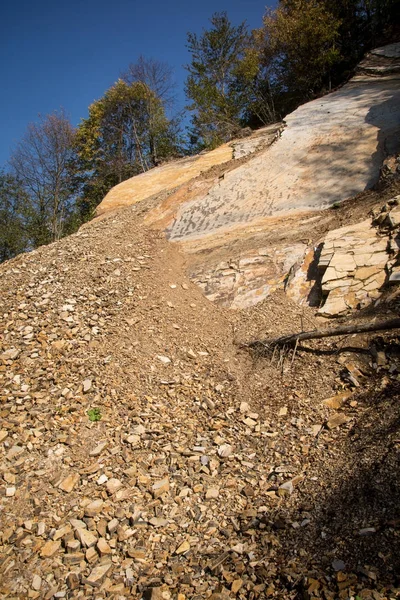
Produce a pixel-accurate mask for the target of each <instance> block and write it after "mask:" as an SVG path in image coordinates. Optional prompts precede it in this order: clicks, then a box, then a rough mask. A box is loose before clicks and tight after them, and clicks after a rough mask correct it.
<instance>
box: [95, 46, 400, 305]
mask: <svg viewBox="0 0 400 600" xmlns="http://www.w3.org/2000/svg"><path fill="white" fill-rule="evenodd" d="M399 49H400V44H391V45H390V46H386V47H383V48H378V49H376V50H374V51H373V52H372V53H371V54H369V55H368V56H367V57H366V58H365V59H364V61H363V62H362V63H361V64H360V68H359V71H358V74H357V75H356V76H355V77H354V78H353V79H352V80H351V81H350V82H349V83H348V84H346V85H344V86H343V87H342V88H340V89H339V90H337V91H335V92H333V93H331V94H328V95H326V96H324V97H323V98H320V99H317V100H314V101H312V102H309V103H307V104H304V105H303V106H300V107H299V108H298V109H297V110H295V111H294V112H293V113H292V114H290V115H288V116H287V117H286V122H285V126H284V128H282V127H281V125H280V124H277V125H274V126H270V127H266V128H264V129H262V130H260V131H257V132H255V133H253V134H252V135H250V136H249V137H247V138H244V139H242V140H235V141H233V142H231V143H229V144H225V145H224V146H222V147H221V148H218V149H216V150H214V151H212V152H209V153H205V154H202V155H199V156H197V157H192V158H188V159H182V160H179V161H176V162H173V163H169V164H167V165H164V166H161V167H158V168H156V169H153V170H152V171H149V172H147V173H144V174H143V175H139V176H138V177H134V178H132V179H130V180H128V181H125V182H123V183H121V184H120V185H118V186H116V187H115V188H113V189H112V190H111V191H110V192H109V193H108V195H107V196H106V197H105V199H104V200H103V202H102V203H101V204H100V206H99V207H98V210H97V212H98V215H103V214H104V213H106V212H108V211H110V210H116V209H117V208H120V207H122V206H127V205H129V204H134V203H137V202H141V201H144V200H145V199H148V198H151V197H153V198H154V197H155V195H158V198H157V201H156V202H153V204H152V206H151V208H150V210H149V211H148V212H147V215H146V219H145V221H146V223H147V224H148V225H151V226H152V227H155V228H157V229H161V230H162V231H165V233H166V235H167V238H168V239H169V240H170V241H173V242H179V243H180V245H181V247H182V248H183V250H184V251H185V252H186V253H187V254H188V269H189V272H190V274H191V276H192V279H193V280H194V281H195V282H196V283H198V284H199V286H200V287H201V288H202V290H203V292H204V293H205V294H206V296H207V297H208V298H209V299H210V300H213V301H217V302H219V303H221V304H223V305H225V306H230V307H232V308H239V307H245V306H249V305H252V304H254V303H256V302H259V301H260V300H262V299H263V298H265V297H266V296H267V295H268V294H270V293H271V291H272V290H274V289H276V287H277V286H281V285H282V283H283V281H285V280H286V278H287V277H288V275H289V271H290V270H291V269H292V271H293V269H294V268H295V267H296V265H297V264H299V263H301V261H302V259H303V256H304V254H305V251H306V247H307V239H306V240H305V243H304V242H303V241H301V243H300V244H299V243H298V239H299V238H300V239H301V238H302V237H303V236H304V237H306V236H307V225H306V224H307V220H308V219H313V218H315V219H318V218H319V217H318V214H319V213H320V211H321V210H324V209H326V208H328V207H331V206H332V205H336V204H337V203H340V202H342V201H343V200H346V199H348V198H351V197H353V196H354V195H356V194H357V193H359V192H362V191H363V190H365V189H368V188H370V187H371V186H372V185H374V184H375V183H376V182H377V180H378V178H379V174H380V171H381V167H382V164H383V162H384V160H385V158H386V155H387V154H388V153H389V154H390V153H395V152H396V151H397V149H398V148H397V147H398V145H399V139H400V136H399V132H400V73H399V66H400V58H399V55H400V51H399ZM313 215H316V216H315V217H313ZM308 222H309V221H308ZM293 226H294V227H295V228H296V230H297V239H295V240H294V243H293V241H292V240H290V242H289V243H288V240H287V237H288V235H287V233H288V230H289V229H291V228H292V227H293ZM303 231H304V234H303ZM277 232H281V233H280V234H278V235H277ZM327 243H328V244H329V240H328V241H327ZM343 252H345V249H343ZM338 257H340V253H339V254H338V253H336V257H335V258H334V259H333V260H334V262H335V260H339V258H338ZM340 260H342V259H340ZM350 262H351V261H350ZM331 266H332V267H333V265H331ZM375 267H376V268H378V265H375ZM331 272H332V271H331V270H328V273H327V277H329V274H330V273H331ZM349 272H350V271H349ZM324 283H327V281H326V282H324ZM356 287H357V286H356ZM353 292H359V290H355V289H354V286H352V288H351V291H350V293H351V294H352V293H353ZM340 293H341V292H340V291H335V292H334V291H333V290H330V303H332V302H333V300H334V297H335V296H338V295H339V294H340ZM343 302H346V306H347V302H348V300H346V301H343ZM343 302H342V308H343V310H344V306H345V305H344V303H343ZM327 310H329V304H328V308H327Z"/></svg>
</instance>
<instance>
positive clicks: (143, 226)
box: [0, 45, 400, 600]
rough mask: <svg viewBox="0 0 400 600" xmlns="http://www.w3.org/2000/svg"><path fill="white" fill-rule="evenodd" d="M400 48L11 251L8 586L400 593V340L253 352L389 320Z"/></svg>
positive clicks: (28, 593)
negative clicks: (279, 120)
mask: <svg viewBox="0 0 400 600" xmlns="http://www.w3.org/2000/svg"><path fill="white" fill-rule="evenodd" d="M398 59H399V46H398V45H394V46H391V47H387V48H386V49H378V50H377V51H375V52H374V53H372V54H371V55H370V56H369V57H366V59H365V61H364V63H362V64H361V66H360V71H359V73H358V74H357V75H356V77H355V78H354V79H353V80H352V81H350V82H349V83H348V84H347V85H346V86H344V87H343V88H341V89H340V90H337V91H335V92H333V93H332V94H330V95H328V96H326V97H324V98H322V99H319V100H315V101H313V102H311V103H308V104H306V105H304V106H302V107H300V108H299V109H298V110H297V111H295V112H294V113H293V114H292V115H289V116H288V118H287V119H286V123H285V124H277V125H276V126H273V127H269V128H266V129H264V130H260V131H259V132H256V133H253V134H252V135H251V136H250V137H247V138H244V139H241V140H235V141H233V142H231V143H229V144H227V145H225V146H223V147H222V148H219V149H217V150H215V151H213V152H212V153H209V154H203V155H200V156H198V157H193V158H190V159H182V160H181V161H177V162H175V163H169V164H166V165H163V166H161V167H158V168H156V169H154V170H152V171H150V172H148V173H145V174H144V175H140V176H139V177H136V178H134V179H132V180H128V181H126V182H123V183H122V184H120V186H117V187H116V188H114V189H113V190H111V192H110V193H109V194H108V196H107V197H106V198H105V199H104V201H103V203H102V204H101V205H100V206H99V208H98V217H97V218H96V219H94V220H93V221H92V222H91V223H89V224H87V225H86V226H85V227H83V228H81V230H80V231H79V232H78V233H77V234H75V235H72V236H70V237H68V238H65V239H63V240H61V241H59V242H57V243H55V244H51V245H49V246H46V247H41V248H39V249H38V250H36V251H34V252H31V253H29V254H24V255H20V256H19V257H17V258H15V259H13V260H11V261H9V262H7V263H4V264H3V265H0V289H1V300H0V302H1V310H0V323H1V335H2V337H1V342H0V344H1V345H0V379H1V382H2V391H1V393H0V400H1V406H0V416H1V425H0V443H1V459H0V461H1V462H0V466H1V469H0V472H1V480H0V481H1V485H0V582H1V583H0V594H1V596H2V597H4V598H48V599H50V598H84V597H90V598H115V599H119V600H122V599H123V598H152V599H153V600H158V599H165V600H168V599H174V600H185V599H187V600H189V599H199V600H200V599H203V598H210V599H212V600H218V599H221V600H222V599H224V598H234V597H237V598H242V599H245V598H249V599H253V598H254V599H255V598H260V599H263V598H280V599H290V598H291V599H296V600H297V599H300V598H302V599H303V598H309V599H311V598H325V599H332V600H333V599H336V598H355V597H358V598H363V599H373V600H378V599H381V600H384V599H385V598H386V599H389V598H390V599H394V598H397V597H399V587H398V586H399V572H400V558H399V557H400V537H399V533H400V530H399V525H400V521H399V513H398V510H399V509H398V507H399V502H400V490H399V487H398V485H397V481H398V477H399V449H400V445H399V440H400V431H399V416H398V402H399V392H400V389H399V379H398V378H399V374H400V352H399V345H398V337H397V336H396V335H395V334H390V332H388V333H386V334H385V335H379V336H378V335H376V334H375V335H372V334H363V335H355V336H351V337H346V338H338V337H336V338H331V339H328V340H326V341H314V342H308V343H304V344H301V345H300V346H299V347H298V348H297V350H296V353H294V352H293V350H292V349H287V350H286V351H276V352H274V353H269V354H267V353H261V352H259V353H251V352H249V350H248V348H246V347H244V344H245V343H246V342H248V341H250V340H253V339H264V338H265V337H269V336H277V335H279V334H283V333H287V332H292V331H294V330H302V329H313V328H314V327H327V326H333V325H334V324H336V323H337V322H344V319H345V318H346V322H351V323H360V322H369V321H371V320H373V319H381V318H382V319H383V318H386V317H391V316H394V315H396V314H397V312H398V298H397V287H396V285H395V284H394V285H392V286H390V285H389V280H390V278H391V279H392V280H396V273H397V272H398V267H397V260H398V247H399V244H397V240H398V231H399V224H400V217H399V215H398V212H399V208H398V206H399V196H400V181H399V178H398V176H397V170H398V162H396V160H397V159H396V158H394V157H392V158H390V156H391V155H394V154H396V153H397V152H398V145H397V144H396V141H398V139H400V138H399V129H400V103H399V96H400V79H399V75H398ZM328 115H330V116H328ZM345 116H346V118H344V117H345ZM335 140H336V141H335ZM384 159H385V165H384V169H382V165H383V162H384ZM382 172H383V173H384V174H385V179H382V178H381V180H380V183H379V185H378V186H375V187H374V185H373V184H376V183H377V182H378V180H379V178H380V173H382ZM372 188H373V189H372ZM338 202H340V205H338V206H337V205H336V203H338ZM332 207H333V208H332ZM172 242H173V243H172ZM318 265H319V266H318ZM362 269H364V271H363V270H362ZM368 269H369V270H368ZM321 299H325V300H326V301H325V304H322V302H321ZM210 300H212V301H210ZM229 308H235V309H236V310H229ZM356 308H357V309H358V310H355V309H356ZM327 317H336V321H334V323H333V324H332V322H331V320H329V319H327Z"/></svg>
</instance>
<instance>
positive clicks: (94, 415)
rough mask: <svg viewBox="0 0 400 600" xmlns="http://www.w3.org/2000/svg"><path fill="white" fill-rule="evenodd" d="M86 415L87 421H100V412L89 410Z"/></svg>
mask: <svg viewBox="0 0 400 600" xmlns="http://www.w3.org/2000/svg"><path fill="white" fill-rule="evenodd" d="M87 415H88V417H89V421H100V420H101V410H100V409H99V408H98V407H96V408H89V410H88V411H87Z"/></svg>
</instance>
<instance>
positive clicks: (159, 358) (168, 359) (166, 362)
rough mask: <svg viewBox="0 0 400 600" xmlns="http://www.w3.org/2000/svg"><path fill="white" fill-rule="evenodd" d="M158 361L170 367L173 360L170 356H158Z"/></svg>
mask: <svg viewBox="0 0 400 600" xmlns="http://www.w3.org/2000/svg"><path fill="white" fill-rule="evenodd" d="M157 358H158V360H159V361H160V362H162V363H163V364H164V365H169V363H170V362H171V359H170V358H168V356H162V355H158V356H157Z"/></svg>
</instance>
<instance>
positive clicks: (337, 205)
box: [331, 202, 340, 210]
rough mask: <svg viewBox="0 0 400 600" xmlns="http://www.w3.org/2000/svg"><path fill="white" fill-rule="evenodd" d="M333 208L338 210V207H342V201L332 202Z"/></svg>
mask: <svg viewBox="0 0 400 600" xmlns="http://www.w3.org/2000/svg"><path fill="white" fill-rule="evenodd" d="M331 208H332V209H333V210H337V209H338V208H340V202H335V203H334V204H332V206H331Z"/></svg>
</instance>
